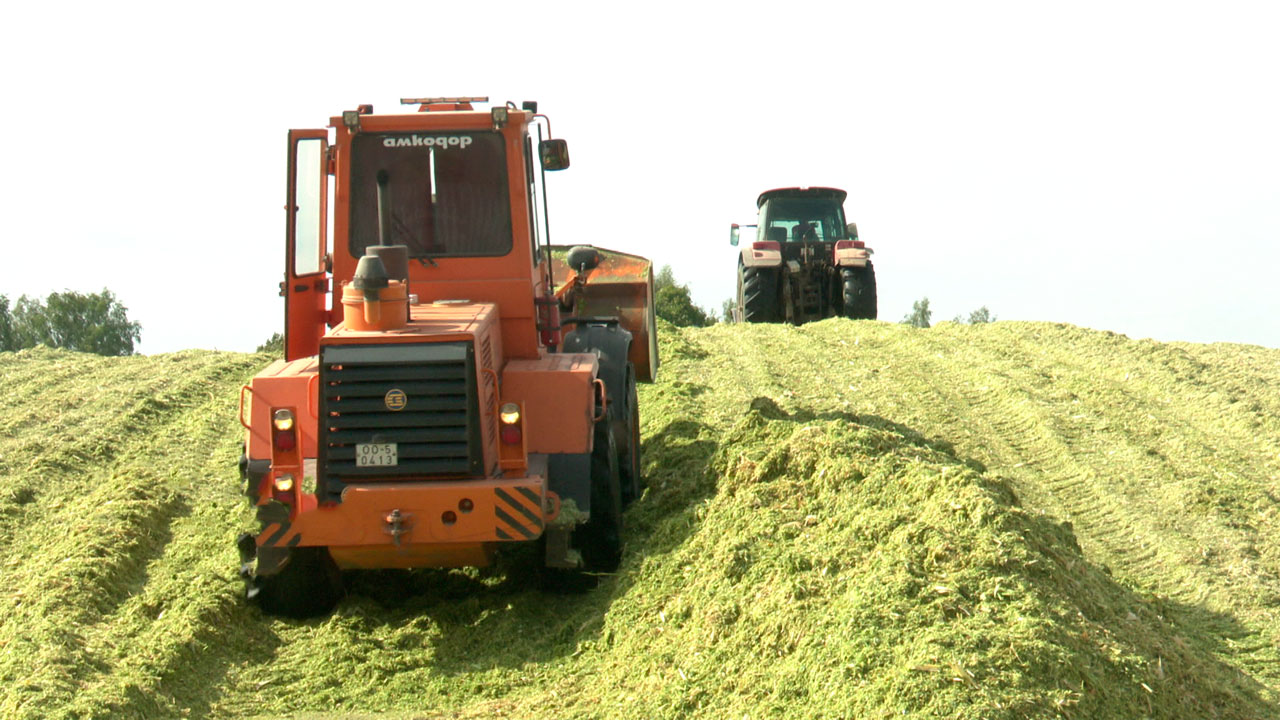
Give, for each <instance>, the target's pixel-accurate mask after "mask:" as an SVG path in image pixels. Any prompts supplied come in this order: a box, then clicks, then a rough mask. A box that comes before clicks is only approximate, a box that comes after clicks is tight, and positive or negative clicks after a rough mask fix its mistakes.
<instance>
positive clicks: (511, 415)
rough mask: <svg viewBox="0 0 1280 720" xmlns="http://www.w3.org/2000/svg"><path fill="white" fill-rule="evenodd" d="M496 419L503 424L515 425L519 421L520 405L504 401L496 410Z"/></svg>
mask: <svg viewBox="0 0 1280 720" xmlns="http://www.w3.org/2000/svg"><path fill="white" fill-rule="evenodd" d="M498 420H499V421H500V422H501V423H502V424H503V425H515V424H516V423H518V422H520V406H519V405H517V404H515V403H506V404H505V405H503V406H502V407H501V408H500V409H499V410H498Z"/></svg>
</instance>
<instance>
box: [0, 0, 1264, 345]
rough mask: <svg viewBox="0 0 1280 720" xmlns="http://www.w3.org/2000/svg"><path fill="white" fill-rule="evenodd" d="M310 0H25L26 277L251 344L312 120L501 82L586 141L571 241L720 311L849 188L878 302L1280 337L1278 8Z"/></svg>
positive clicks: (576, 180) (15, 290)
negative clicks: (816, 212) (769, 196)
mask: <svg viewBox="0 0 1280 720" xmlns="http://www.w3.org/2000/svg"><path fill="white" fill-rule="evenodd" d="M717 5H718V6H720V5H721V4H717ZM288 7H289V4H286V3H266V2H256V3H239V2H223V3H204V4H200V5H196V4H194V3H164V4H155V5H145V4H139V3H128V2H123V3H105V4H102V3H98V4H92V5H89V4H86V5H84V6H79V5H55V4H52V3H43V4H37V3H26V4H19V5H15V6H13V7H11V8H10V9H9V10H6V11H5V22H4V24H3V26H2V27H0V66H2V67H3V68H4V71H3V74H2V75H0V103H3V105H2V107H0V109H2V110H3V113H0V117H3V122H4V127H5V128H6V130H7V133H6V135H7V138H8V142H7V147H6V152H5V153H4V160H3V162H4V168H3V173H2V174H0V203H3V204H2V205H0V228H2V230H0V232H2V233H3V237H4V255H3V258H4V259H3V261H0V293H3V294H6V295H8V296H9V297H10V299H11V300H12V299H15V298H16V297H17V296H18V295H21V294H24V293H25V294H29V295H39V296H43V295H45V294H47V293H49V292H51V291H54V290H62V289H72V290H77V291H81V292H96V291H98V290H100V289H102V288H103V287H108V288H110V289H111V290H112V291H113V292H115V293H116V294H117V296H119V297H120V298H121V300H122V301H123V302H124V304H125V305H126V306H127V307H128V308H129V314H130V316H131V317H132V318H133V319H135V320H137V321H139V322H141V323H142V326H143V335H142V343H141V345H140V346H139V349H140V350H141V351H142V352H147V353H154V352H166V351H170V350H177V349H182V348H189V347H200V348H219V349H227V350H252V349H253V348H254V347H255V346H257V345H258V344H259V343H261V342H262V341H264V340H265V339H266V338H267V337H269V336H270V335H271V334H272V333H273V332H276V331H277V330H279V329H280V327H281V321H282V317H281V315H282V304H281V301H280V300H279V298H278V297H277V296H276V290H277V289H276V284H277V282H278V281H279V279H280V274H281V272H282V267H283V241H282V239H283V232H284V213H283V212H282V210H281V208H282V206H283V203H284V159H285V132H286V130H287V129H288V128H290V127H299V128H304V127H323V126H324V125H325V124H326V123H327V122H328V118H329V117H330V116H332V115H337V114H339V113H340V112H341V111H342V110H344V109H353V108H355V106H356V105H358V104H360V103H373V105H374V108H375V110H377V111H380V112H385V111H389V110H394V109H396V108H397V107H398V99H399V98H400V97H407V96H424V95H488V96H490V97H491V98H492V99H493V100H494V101H505V100H512V101H515V102H516V103H519V102H520V101H522V100H537V101H539V104H540V109H541V110H542V111H543V112H545V113H547V114H549V115H550V116H551V119H552V126H553V128H554V130H555V133H556V135H557V136H558V137H564V138H566V139H567V140H568V141H569V147H570V154H571V156H572V160H573V167H572V168H571V169H569V170H568V171H566V172H563V173H558V174H555V175H553V176H551V178H550V194H551V213H552V216H551V228H552V233H553V240H554V241H555V242H557V243H561V244H571V243H593V244H597V245H601V246H603V247H611V248H616V249H619V250H625V251H628V252H636V253H638V254H643V255H647V256H648V257H650V258H652V259H653V260H654V261H655V263H656V264H657V265H659V266H661V265H663V264H670V265H671V266H672V267H673V269H674V271H675V275H676V278H677V280H679V281H681V282H686V283H688V284H689V285H690V287H691V289H692V291H693V297H694V300H695V301H696V302H697V303H699V304H700V305H703V306H705V307H709V308H714V309H715V310H717V311H718V310H719V308H720V303H721V301H722V300H724V299H725V298H728V297H730V296H732V295H733V293H734V284H735V252H736V251H735V250H734V249H733V248H731V247H730V246H729V244H728V234H729V233H728V229H729V224H730V223H731V222H740V223H744V224H745V223H751V222H754V213H755V198H756V196H757V195H758V194H759V193H760V192H761V191H762V190H765V189H768V188H773V187H781V186H789V185H830V186H835V187H840V188H844V189H846V190H848V191H849V200H848V201H847V203H846V206H845V207H846V211H847V213H848V215H849V219H850V220H852V221H856V222H857V223H858V228H859V231H860V234H861V236H862V238H863V239H864V240H866V241H867V243H868V245H869V246H871V247H873V248H874V249H875V250H876V255H875V261H876V269H877V276H878V280H879V290H880V316H881V318H882V319H886V320H893V321H896V320H899V319H901V318H902V316H903V315H905V314H906V313H907V312H908V311H909V310H910V309H911V304H912V302H913V301H914V300H917V299H919V298H920V297H922V296H928V297H929V298H930V301H931V304H932V306H933V309H934V320H935V322H937V321H940V320H944V319H948V318H951V317H953V316H955V315H957V314H963V315H966V316H967V315H968V313H969V312H970V311H971V310H974V309H976V308H978V307H979V306H982V305H986V306H988V307H989V308H990V309H991V310H992V311H993V312H994V313H995V314H996V315H997V316H999V318H1001V319H1019V320H1050V321H1059V322H1069V323H1074V324H1077V325H1082V326H1087V327H1094V328H1100V329H1107V330H1113V331H1116V332H1122V333H1125V334H1128V335H1130V336H1132V337H1154V338H1157V339H1161V340H1191V341H1199V342H1212V341H1231V342H1246V343H1254V344H1260V345H1266V346H1269V347H1280V324H1278V323H1277V320H1276V319H1277V317H1280V283H1277V282H1276V280H1275V275H1276V273H1277V269H1278V268H1280V80H1278V78H1280V39H1278V38H1280V3H1273V2H1257V3H1245V2H1212V3H1210V2H1201V3H1179V2H1160V3H1138V2H1080V1H1076V2H1071V3H1053V4H1050V3H1033V2H999V3H997V2H965V3H954V2H893V3H888V2H880V3H858V2H852V3H822V4H809V3H804V2H786V3H783V2H775V3H769V4H762V5H759V6H755V5H752V4H751V3H736V4H732V5H730V4H728V3H724V4H722V7H723V9H701V7H699V6H698V5H697V4H694V3H659V2H649V3H643V4H623V3H616V4H615V3H590V4H588V3H581V4H564V5H557V4H555V3H538V4H523V5H515V4H508V3H500V2H489V3H478V2H469V3H456V4H455V3H448V4H446V3H427V2H416V3H404V4H379V3H372V2H368V3H339V4H325V3H320V2H307V3H294V4H292V9H286V8H288Z"/></svg>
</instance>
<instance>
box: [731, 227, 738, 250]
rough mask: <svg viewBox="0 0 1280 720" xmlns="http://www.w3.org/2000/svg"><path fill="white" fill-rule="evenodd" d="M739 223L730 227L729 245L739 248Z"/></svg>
mask: <svg viewBox="0 0 1280 720" xmlns="http://www.w3.org/2000/svg"><path fill="white" fill-rule="evenodd" d="M738 234H739V231H738V223H734V224H732V225H730V226H729V244H730V245H732V246H734V247H738Z"/></svg>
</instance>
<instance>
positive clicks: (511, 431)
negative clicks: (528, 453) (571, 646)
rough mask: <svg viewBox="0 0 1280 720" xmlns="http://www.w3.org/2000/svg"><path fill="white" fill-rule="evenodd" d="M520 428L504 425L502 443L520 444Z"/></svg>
mask: <svg viewBox="0 0 1280 720" xmlns="http://www.w3.org/2000/svg"><path fill="white" fill-rule="evenodd" d="M520 435H521V433H520V426H519V425H503V426H502V442H504V443H506V444H507V445H519V444H520Z"/></svg>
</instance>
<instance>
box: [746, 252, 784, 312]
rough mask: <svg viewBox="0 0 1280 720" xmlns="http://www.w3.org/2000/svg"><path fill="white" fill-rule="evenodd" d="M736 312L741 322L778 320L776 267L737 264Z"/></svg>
mask: <svg viewBox="0 0 1280 720" xmlns="http://www.w3.org/2000/svg"><path fill="white" fill-rule="evenodd" d="M738 313H739V317H741V318H742V322H778V318H779V317H781V314H780V313H779V312H778V268H771V267H746V266H745V265H742V264H741V263H739V264H738Z"/></svg>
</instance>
